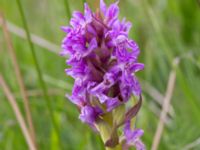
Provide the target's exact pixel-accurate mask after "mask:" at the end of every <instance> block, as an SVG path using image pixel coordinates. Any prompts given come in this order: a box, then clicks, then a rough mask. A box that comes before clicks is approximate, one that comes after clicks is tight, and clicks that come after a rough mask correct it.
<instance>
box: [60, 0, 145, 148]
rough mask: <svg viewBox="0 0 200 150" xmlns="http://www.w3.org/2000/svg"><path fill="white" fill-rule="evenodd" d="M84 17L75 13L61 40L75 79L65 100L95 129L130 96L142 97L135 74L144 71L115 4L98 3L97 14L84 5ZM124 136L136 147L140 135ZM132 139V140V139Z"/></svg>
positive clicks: (128, 142)
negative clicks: (101, 120)
mask: <svg viewBox="0 0 200 150" xmlns="http://www.w3.org/2000/svg"><path fill="white" fill-rule="evenodd" d="M84 7H85V11H84V14H83V13H81V12H79V11H75V12H74V13H73V17H72V19H71V20H70V26H67V27H62V30H63V31H64V32H66V33H67V35H66V37H65V38H64V39H63V41H62V49H63V50H62V52H61V55H63V56H64V55H68V56H69V59H68V60H67V64H68V65H69V66H71V68H70V69H66V70H65V71H66V73H67V74H68V75H70V76H71V77H73V78H74V79H75V82H74V87H73V91H72V95H71V96H68V98H69V99H70V100H71V101H72V103H74V104H76V105H77V106H78V108H79V110H80V116H79V118H80V119H81V120H82V121H83V122H85V123H87V124H89V125H90V126H92V127H95V123H96V120H97V119H99V118H102V117H101V116H102V115H104V114H106V113H109V112H111V111H112V110H113V109H115V108H116V107H118V106H120V105H123V104H125V103H126V102H128V101H129V99H130V97H131V96H136V97H138V96H139V95H140V94H141V88H140V84H139V82H138V80H137V78H136V76H135V73H136V72H137V71H139V70H142V69H143V68H144V65H143V64H141V63H138V61H137V58H138V55H139V53H140V50H139V47H138V45H137V43H136V42H135V41H133V40H132V39H129V37H128V33H129V30H130V28H131V23H130V22H127V21H126V20H125V19H123V20H122V21H120V20H119V19H118V14H119V7H118V2H116V3H113V4H111V5H110V6H109V7H107V6H106V4H105V3H104V1H103V0H101V1H100V11H96V12H92V11H91V9H90V8H89V6H88V5H87V4H86V3H85V6H84ZM135 132H137V130H136V131H133V133H132V131H130V134H131V135H129V134H126V133H127V132H125V136H126V137H127V144H128V145H129V144H130V145H132V144H134V145H135V146H136V147H137V145H139V144H138V143H139V140H135V139H134V138H135V137H136V138H138V137H139V136H141V135H139V136H138V135H136V136H134V135H132V134H135ZM131 138H133V139H131Z"/></svg>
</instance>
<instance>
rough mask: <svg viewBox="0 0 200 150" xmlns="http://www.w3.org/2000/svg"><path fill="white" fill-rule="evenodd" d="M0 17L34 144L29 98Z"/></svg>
mask: <svg viewBox="0 0 200 150" xmlns="http://www.w3.org/2000/svg"><path fill="white" fill-rule="evenodd" d="M0 18H1V19H0V20H1V21H0V22H1V26H2V29H3V33H4V37H5V41H6V45H7V47H8V51H9V54H10V57H11V60H12V64H13V68H14V71H15V75H16V78H17V82H18V84H19V88H20V93H21V96H22V99H23V102H24V107H25V112H26V119H27V122H28V127H29V131H30V135H31V138H32V140H33V143H34V144H35V146H36V138H35V129H34V125H33V121H32V115H31V109H30V104H29V99H28V95H27V92H26V88H25V84H24V81H23V78H22V74H21V71H20V68H19V63H18V61H17V56H16V53H15V49H14V47H13V44H12V40H11V37H10V34H9V31H8V28H7V25H6V22H5V19H4V17H3V14H0Z"/></svg>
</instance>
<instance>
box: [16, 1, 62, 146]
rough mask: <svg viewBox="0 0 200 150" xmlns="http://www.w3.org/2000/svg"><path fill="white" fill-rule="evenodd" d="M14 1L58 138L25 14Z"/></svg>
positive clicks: (57, 128) (57, 129)
mask: <svg viewBox="0 0 200 150" xmlns="http://www.w3.org/2000/svg"><path fill="white" fill-rule="evenodd" d="M16 1H17V5H18V9H19V11H20V15H21V18H22V22H23V25H24V29H25V32H26V35H27V40H28V43H29V46H30V49H31V52H32V55H33V60H34V63H35V66H36V70H37V73H38V78H39V81H40V84H41V87H42V90H43V95H44V98H45V100H46V104H47V107H48V111H49V115H50V118H51V121H52V123H53V127H54V129H55V132H56V134H57V136H58V138H59V137H60V135H59V127H58V125H57V122H56V119H55V116H54V114H53V108H52V105H51V102H50V99H49V96H48V94H47V87H46V85H45V82H44V79H43V76H42V72H41V70H40V66H39V63H38V60H37V57H36V53H35V49H34V45H33V43H32V41H31V36H30V32H29V29H28V25H27V21H26V18H25V14H24V11H23V8H22V4H21V1H20V0H16ZM59 141H60V140H59ZM60 146H61V143H60Z"/></svg>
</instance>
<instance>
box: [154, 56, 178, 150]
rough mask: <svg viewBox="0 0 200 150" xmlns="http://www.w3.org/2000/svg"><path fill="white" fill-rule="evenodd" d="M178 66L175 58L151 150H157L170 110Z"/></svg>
mask: <svg viewBox="0 0 200 150" xmlns="http://www.w3.org/2000/svg"><path fill="white" fill-rule="evenodd" d="M178 64H179V58H175V59H174V61H173V65H174V68H173V69H172V71H171V72H170V75H169V80H168V84H167V90H166V94H165V98H164V100H163V106H162V111H161V114H160V119H159V123H158V126H157V130H156V133H155V135H154V140H153V144H152V147H151V150H157V149H158V147H159V143H160V139H161V136H162V133H163V129H164V126H165V123H164V122H165V120H166V117H167V113H168V111H169V108H170V107H169V106H170V102H171V98H172V94H173V90H174V86H175V81H176V68H177V66H178Z"/></svg>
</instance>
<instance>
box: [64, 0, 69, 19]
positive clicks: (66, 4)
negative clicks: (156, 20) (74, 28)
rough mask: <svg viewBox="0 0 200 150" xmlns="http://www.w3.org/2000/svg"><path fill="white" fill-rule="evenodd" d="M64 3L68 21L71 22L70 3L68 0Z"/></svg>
mask: <svg viewBox="0 0 200 150" xmlns="http://www.w3.org/2000/svg"><path fill="white" fill-rule="evenodd" d="M64 3H65V9H66V14H67V17H68V20H70V18H71V12H70V7H69V2H68V0H64Z"/></svg>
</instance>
